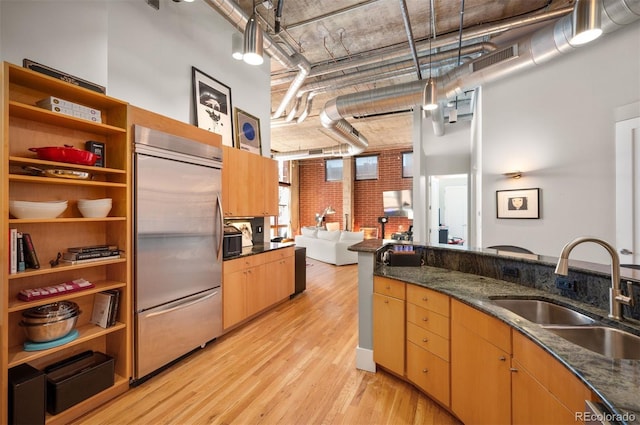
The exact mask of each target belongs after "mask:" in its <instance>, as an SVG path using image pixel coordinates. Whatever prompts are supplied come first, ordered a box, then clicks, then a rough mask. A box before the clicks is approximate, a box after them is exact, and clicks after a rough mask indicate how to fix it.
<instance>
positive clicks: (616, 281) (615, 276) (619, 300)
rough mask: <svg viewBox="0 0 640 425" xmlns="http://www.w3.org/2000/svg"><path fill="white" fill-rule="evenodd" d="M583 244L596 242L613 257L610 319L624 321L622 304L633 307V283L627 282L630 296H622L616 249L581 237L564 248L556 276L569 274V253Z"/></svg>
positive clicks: (618, 258)
mask: <svg viewBox="0 0 640 425" xmlns="http://www.w3.org/2000/svg"><path fill="white" fill-rule="evenodd" d="M583 242H594V243H597V244H598V245H600V246H602V247H603V248H604V249H606V250H607V252H609V255H611V288H609V318H611V319H615V320H622V304H626V305H633V296H632V286H631V282H627V290H628V293H629V296H628V297H626V296H624V295H622V292H621V291H620V257H619V256H618V253H617V252H616V249H615V248H614V247H613V246H611V245H610V244H609V243H607V242H605V241H603V240H602V239H597V238H591V237H588V236H581V237H579V238H576V239H574V240H573V241H571V242H569V243H568V244H566V245H565V246H564V248H562V252H561V253H560V258H559V259H558V264H557V265H556V272H555V273H556V274H557V275H561V276H566V275H567V274H569V253H570V252H571V250H572V249H573V248H575V247H576V246H577V245H580V244H581V243H583Z"/></svg>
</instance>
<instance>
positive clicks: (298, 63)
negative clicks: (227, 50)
mask: <svg viewBox="0 0 640 425" xmlns="http://www.w3.org/2000/svg"><path fill="white" fill-rule="evenodd" d="M204 1H205V3H207V4H208V5H209V6H211V7H213V8H214V9H215V10H217V11H218V13H220V14H221V15H222V16H224V17H225V18H226V19H227V21H229V22H231V24H232V25H233V26H235V27H236V28H238V29H239V30H240V31H241V32H244V29H245V27H246V26H247V22H248V21H249V17H248V16H247V15H246V14H245V13H244V12H243V11H242V9H240V6H238V5H237V4H236V3H235V2H234V1H233V0H204ZM263 47H264V51H265V52H267V54H268V55H269V56H271V57H272V58H273V59H275V60H277V61H278V62H280V64H281V65H282V66H284V67H285V68H288V69H298V74H297V76H296V77H295V78H294V79H293V82H292V83H291V86H290V87H289V90H288V91H287V94H286V95H285V97H284V98H283V99H282V101H281V103H280V106H278V108H277V110H276V112H277V115H274V118H278V117H280V116H281V115H282V113H283V112H284V111H285V109H286V108H287V106H288V104H289V102H291V100H292V99H293V97H294V96H295V94H296V92H297V91H298V89H299V88H300V86H301V85H302V84H303V83H304V80H305V79H306V78H307V75H309V71H310V69H311V64H310V63H309V62H308V61H307V60H306V59H305V58H304V57H303V56H302V55H299V54H294V55H291V56H289V54H288V53H287V52H285V51H284V50H283V49H282V47H280V46H279V45H278V44H277V43H275V42H274V41H273V39H272V38H271V37H270V36H269V34H264V37H263Z"/></svg>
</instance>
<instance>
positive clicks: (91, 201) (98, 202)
mask: <svg viewBox="0 0 640 425" xmlns="http://www.w3.org/2000/svg"><path fill="white" fill-rule="evenodd" d="M112 204H113V201H112V199H111V198H104V199H78V205H84V206H88V207H89V206H92V207H93V206H102V205H112Z"/></svg>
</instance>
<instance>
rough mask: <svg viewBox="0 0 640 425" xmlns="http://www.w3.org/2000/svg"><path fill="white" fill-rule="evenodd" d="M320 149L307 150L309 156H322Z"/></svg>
mask: <svg viewBox="0 0 640 425" xmlns="http://www.w3.org/2000/svg"><path fill="white" fill-rule="evenodd" d="M322 154H323V151H322V149H309V155H322Z"/></svg>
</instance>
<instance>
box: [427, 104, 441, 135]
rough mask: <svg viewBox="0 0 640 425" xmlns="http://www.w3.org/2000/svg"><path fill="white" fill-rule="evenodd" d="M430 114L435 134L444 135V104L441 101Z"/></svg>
mask: <svg viewBox="0 0 640 425" xmlns="http://www.w3.org/2000/svg"><path fill="white" fill-rule="evenodd" d="M430 114H431V124H432V125H433V134H435V135H436V136H438V137H440V136H444V104H443V103H442V102H440V103H439V104H438V107H437V108H436V109H434V110H432V111H430Z"/></svg>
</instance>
